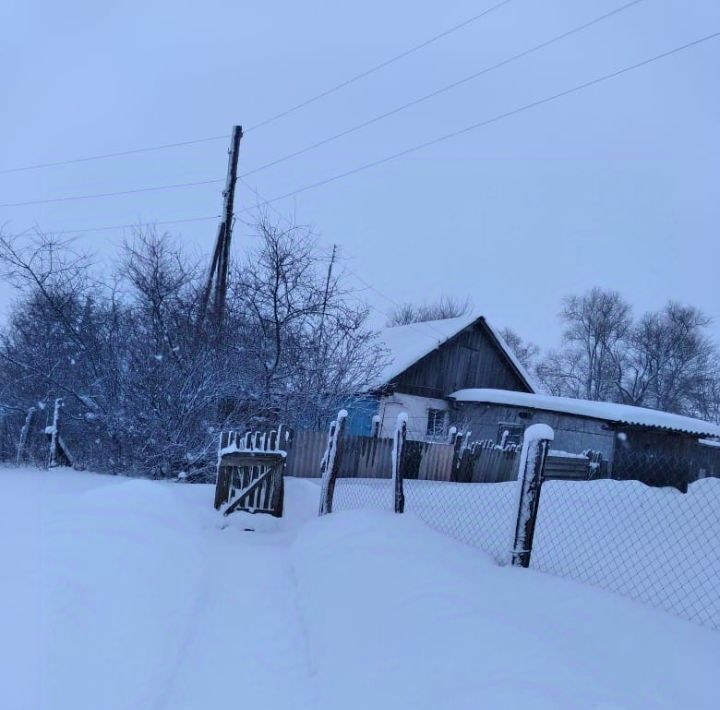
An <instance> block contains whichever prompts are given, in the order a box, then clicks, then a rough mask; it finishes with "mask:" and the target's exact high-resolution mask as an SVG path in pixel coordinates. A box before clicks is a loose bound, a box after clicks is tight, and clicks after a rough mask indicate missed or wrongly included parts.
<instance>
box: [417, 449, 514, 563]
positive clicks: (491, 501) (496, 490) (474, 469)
mask: <svg viewBox="0 0 720 710" xmlns="http://www.w3.org/2000/svg"><path fill="white" fill-rule="evenodd" d="M439 446H442V445H438V444H427V443H421V442H406V444H405V447H406V452H405V453H404V456H403V458H404V459H405V460H406V461H407V451H408V450H410V452H411V454H412V452H413V450H414V451H415V452H417V454H420V456H421V459H420V464H419V465H416V466H407V465H406V466H403V487H404V491H405V512H407V513H413V514H415V515H417V516H418V517H419V518H421V519H422V520H423V521H424V522H425V523H426V524H427V525H429V526H430V527H433V528H435V529H436V530H438V531H440V532H443V533H446V534H447V535H450V536H452V537H454V538H456V539H457V540H460V541H461V542H465V543H467V544H470V545H475V546H476V547H479V548H481V549H482V550H484V551H485V552H487V553H488V554H489V555H491V556H492V557H493V558H494V559H495V560H496V561H497V562H498V563H500V564H505V563H507V561H508V560H509V558H510V550H511V547H512V542H513V535H514V532H515V521H516V518H517V486H516V484H515V483H514V480H515V479H516V478H517V467H518V449H517V447H516V446H510V447H500V446H494V445H491V444H490V443H489V442H478V443H476V444H474V445H473V446H469V447H467V446H461V447H457V446H448V445H445V446H444V453H445V455H446V456H449V461H448V462H447V465H446V466H427V465H426V466H423V463H422V462H423V460H426V459H427V458H428V457H432V456H436V457H438V458H439V457H440V456H441V455H442V454H441V453H440V452H441V451H443V449H439V448H438V447H439ZM417 454H416V455H417ZM411 460H412V456H411ZM408 469H410V470H408Z"/></svg>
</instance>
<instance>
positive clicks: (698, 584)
mask: <svg viewBox="0 0 720 710" xmlns="http://www.w3.org/2000/svg"><path fill="white" fill-rule="evenodd" d="M392 447H393V440H392V439H387V438H374V439H373V438H371V437H352V436H348V437H345V439H344V442H343V448H342V456H341V463H340V465H339V473H338V478H337V482H336V487H335V498H334V505H333V510H336V511H338V510H350V509H358V508H375V509H382V510H387V511H392V510H393V509H394V486H393V479H392V468H393V463H392ZM519 465H520V451H519V447H517V446H513V445H509V446H500V445H496V444H494V443H492V442H476V443H474V444H472V445H470V446H468V445H467V442H465V441H463V442H460V441H459V440H457V439H456V440H455V442H454V443H447V441H446V442H445V443H441V442H435V441H411V440H408V441H406V442H405V444H404V447H403V450H402V457H401V460H400V463H399V468H398V471H399V475H401V477H402V480H403V488H404V498H405V506H404V511H405V513H410V514H414V515H417V516H418V517H419V518H420V519H422V520H423V521H424V522H425V523H426V524H427V525H429V526H430V527H433V528H435V529H436V530H438V531H439V532H442V533H444V534H447V535H449V536H451V537H454V538H456V539H457V540H460V541H462V542H464V543H467V544H470V545H474V546H476V547H478V548H480V549H482V550H484V551H485V552H486V553H488V554H489V555H490V556H491V557H492V558H493V559H494V560H495V561H496V562H497V563H498V564H508V563H509V562H510V560H511V554H512V547H513V540H514V536H515V529H516V526H517V520H518V482H517V476H518V470H519ZM544 470H545V474H546V477H545V480H544V482H543V484H542V489H541V495H540V502H539V508H538V514H537V520H536V526H535V538H534V542H533V545H532V552H531V556H530V567H532V568H534V569H536V570H538V571H541V572H546V573H550V574H554V575H558V576H562V577H568V578H572V579H575V580H578V581H581V582H585V583H588V584H592V585H594V586H598V587H602V588H604V589H608V590H611V591H613V592H617V593H619V594H622V595H625V596H627V597H631V598H633V599H635V600H637V601H640V602H643V603H645V604H648V605H651V606H654V607H657V608H659V609H663V610H665V611H668V612H671V613H673V614H676V615H678V616H681V617H683V618H685V619H688V620H690V621H694V622H697V623H700V624H702V625H704V626H707V627H710V628H713V629H720V547H718V546H717V540H718V539H719V538H720V478H716V477H710V476H709V477H707V478H702V479H700V480H697V477H698V471H697V470H696V469H692V470H691V469H690V468H688V465H687V460H686V459H684V458H683V457H670V456H658V455H655V454H652V453H633V452H624V453H623V456H622V457H619V458H618V459H617V462H616V466H615V467H614V468H611V467H609V466H608V465H607V462H604V461H602V462H598V461H597V460H595V459H594V458H593V454H592V452H584V453H583V454H572V453H571V454H568V453H567V452H561V451H550V452H549V454H548V457H547V459H546V461H545V469H544ZM708 470H709V471H710V469H708ZM702 473H703V472H702V471H701V472H700V475H702ZM617 479H620V480H617Z"/></svg>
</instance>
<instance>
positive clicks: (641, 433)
mask: <svg viewBox="0 0 720 710" xmlns="http://www.w3.org/2000/svg"><path fill="white" fill-rule="evenodd" d="M449 400H450V402H451V408H450V422H451V424H453V425H454V426H456V427H458V429H459V430H461V431H465V432H471V434H470V439H471V440H473V441H475V440H488V439H489V440H492V441H495V442H496V443H498V444H511V443H520V442H521V441H522V437H523V432H524V431H525V429H526V428H527V427H528V426H529V425H531V424H536V423H543V424H549V425H550V426H551V427H552V428H553V430H554V432H555V441H554V442H553V448H554V449H556V450H562V451H566V452H571V453H582V452H585V451H593V452H596V453H599V454H600V455H601V456H602V459H603V460H604V461H605V462H606V464H605V467H604V470H605V475H610V476H612V477H613V478H621V479H625V478H633V479H638V480H645V481H646V482H658V481H660V480H661V479H662V480H666V479H668V478H669V477H671V476H677V477H679V478H685V479H687V480H695V479H696V478H702V477H705V476H720V426H718V425H717V424H712V423H710V422H706V421H703V420H701V419H695V418H692V417H685V416H681V415H678V414H671V413H669V412H661V411H657V410H653V409H646V408H643V407H633V406H630V405H625V404H615V403H613V402H593V401H589V400H583V399H571V398H569V397H554V396H550V395H542V394H531V393H527V392H517V391H516V392H513V391H508V390H500V389H494V388H466V389H460V390H457V391H455V392H453V393H452V394H451V395H450V397H449Z"/></svg>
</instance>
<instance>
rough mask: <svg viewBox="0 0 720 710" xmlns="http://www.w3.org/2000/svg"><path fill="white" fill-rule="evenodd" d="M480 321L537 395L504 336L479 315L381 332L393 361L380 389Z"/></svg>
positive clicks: (381, 337)
mask: <svg viewBox="0 0 720 710" xmlns="http://www.w3.org/2000/svg"><path fill="white" fill-rule="evenodd" d="M480 318H482V320H483V321H484V323H485V324H486V325H487V326H488V329H489V330H490V332H491V333H492V334H493V336H494V337H495V339H496V340H497V342H498V345H499V346H500V348H501V349H502V350H503V351H504V352H505V354H506V355H507V357H508V359H509V360H510V361H511V362H512V363H513V365H514V366H515V367H516V369H517V370H518V372H519V373H520V376H521V377H522V378H524V379H525V380H526V382H527V383H528V385H529V386H530V387H531V389H533V390H536V391H537V387H536V385H535V383H534V382H533V380H532V378H531V377H530V375H529V373H528V372H527V371H526V370H525V368H524V367H523V366H522V364H521V363H520V361H519V360H518V359H517V357H515V354H514V353H513V352H512V350H511V349H510V347H509V346H508V344H507V343H506V342H505V340H504V339H503V338H502V336H501V335H500V334H499V333H498V331H497V330H496V329H495V328H493V327H492V326H491V325H490V323H489V322H488V320H487V318H485V316H483V315H482V314H480V313H477V312H471V313H468V314H467V315H462V316H458V317H456V318H444V319H442V320H433V321H422V322H419V323H408V324H407V325H394V326H388V327H386V328H383V329H382V330H381V331H380V342H381V343H382V344H383V345H385V347H387V349H388V350H389V351H390V354H391V355H392V360H391V362H390V363H388V365H387V366H386V367H385V368H384V370H383V372H382V374H381V375H380V377H379V379H378V385H382V384H386V383H388V382H390V381H391V380H392V379H393V378H394V377H397V376H398V375H399V374H401V373H402V372H404V371H405V370H407V369H408V368H409V367H411V366H412V365H414V364H415V363H416V362H418V360H420V359H422V358H423V357H425V355H427V354H428V353H430V352H432V351H433V350H436V349H437V348H439V347H440V346H441V345H442V344H443V343H445V342H447V341H448V340H450V338H452V337H453V336H455V335H457V334H458V333H459V332H460V331H461V330H464V329H465V328H467V327H468V326H469V325H472V324H473V323H475V321H477V320H479V319H480Z"/></svg>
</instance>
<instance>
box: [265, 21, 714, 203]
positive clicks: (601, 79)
mask: <svg viewBox="0 0 720 710" xmlns="http://www.w3.org/2000/svg"><path fill="white" fill-rule="evenodd" d="M717 37H720V32H713V33H712V34H709V35H705V36H704V37H700V38H699V39H696V40H693V41H691V42H687V43H686V44H683V45H680V46H679V47H674V48H673V49H670V50H667V51H666V52H662V53H660V54H656V55H654V56H652V57H649V58H648V59H644V60H642V61H640V62H636V63H635V64H630V65H628V66H626V67H623V68H622V69H617V70H616V71H613V72H610V73H609V74H603V75H602V76H599V77H596V78H594V79H591V80H589V81H586V82H583V83H582V84H577V85H575V86H573V87H571V88H569V89H565V90H563V91H559V92H557V93H555V94H551V95H550V96H546V97H544V98H542V99H537V100H536V101H531V102H530V103H527V104H523V105H522V106H518V107H517V108H514V109H511V110H510V111H504V112H503V113H499V114H496V115H495V116H492V117H491V118H487V119H484V120H482V121H478V122H477V123H473V124H471V125H469V126H465V127H464V128H461V129H459V130H457V131H452V132H451V133H446V134H444V135H442V136H439V137H437V138H433V139H431V140H429V141H425V142H423V143H419V144H418V145H414V146H412V147H410V148H406V149H404V150H401V151H399V152H397V153H392V154H391V155H388V156H385V157H384V158H379V159H378V160H373V161H371V162H369V163H364V164H363V165H359V166H357V167H355V168H352V169H350V170H346V171H345V172H343V173H339V174H337V175H333V176H332V177H329V178H325V179H324V180H319V181H318V182H314V183H311V184H309V185H305V186H304V187H301V188H298V189H297V190H293V191H292V192H287V193H285V194H283V195H278V196H277V197H273V198H271V199H270V200H269V201H268V202H266V203H265V204H268V203H269V202H278V201H280V200H285V199H287V198H289V197H294V196H295V195H299V194H301V193H303V192H307V191H308V190H313V189H315V188H317V187H323V186H324V185H328V184H330V183H332V182H335V181H337V180H341V179H343V178H346V177H350V176H351V175H355V174H356V173H359V172H363V171H364V170H369V169H370V168H375V167H378V166H379V165H383V164H384V163H389V162H390V161H392V160H396V159H397V158H402V157H404V156H406V155H409V154H411V153H415V152H417V151H419V150H423V149H424V148H429V147H430V146H433V145H436V144H438V143H442V142H444V141H446V140H450V139H451V138H456V137H457V136H461V135H463V134H465V133H469V132H470V131H474V130H476V129H478V128H484V127H486V126H489V125H492V124H494V123H498V122H500V121H503V120H505V119H506V118H510V117H511V116H515V115H517V114H520V113H523V112H525V111H529V110H530V109H533V108H537V107H538V106H543V105H545V104H548V103H550V102H552V101H556V100H557V99H560V98H563V97H565V96H569V95H571V94H575V93H577V92H579V91H583V90H584V89H587V88H590V87H591V86H595V85H597V84H601V83H602V82H605V81H609V80H610V79H614V78H616V77H618V76H621V75H622V74H626V73H628V72H631V71H634V70H635V69H640V68H641V67H644V66H647V65H648V64H651V63H653V62H656V61H659V60H660V59H665V58H666V57H669V56H671V55H674V54H677V53H679V52H682V51H684V50H686V49H690V48H691V47H695V46H697V45H699V44H702V43H704V42H708V41H710V40H712V39H716V38H717ZM257 206H258V207H263V206H264V204H260V205H257Z"/></svg>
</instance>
